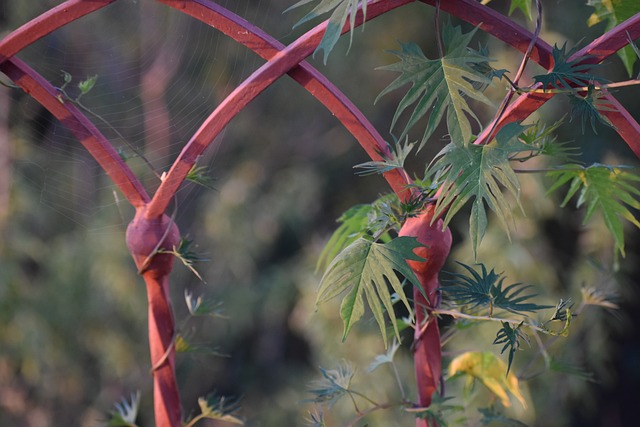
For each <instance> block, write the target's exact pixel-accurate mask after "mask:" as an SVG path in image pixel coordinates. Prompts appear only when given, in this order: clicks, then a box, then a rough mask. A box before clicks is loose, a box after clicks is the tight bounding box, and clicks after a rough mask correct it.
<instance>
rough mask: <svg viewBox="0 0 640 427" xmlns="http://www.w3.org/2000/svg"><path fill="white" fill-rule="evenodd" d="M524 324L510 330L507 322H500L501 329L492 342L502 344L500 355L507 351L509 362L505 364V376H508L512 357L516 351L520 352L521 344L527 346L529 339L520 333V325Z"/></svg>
mask: <svg viewBox="0 0 640 427" xmlns="http://www.w3.org/2000/svg"><path fill="white" fill-rule="evenodd" d="M523 324H524V320H523V321H522V322H520V324H518V325H517V326H516V327H515V328H512V327H511V325H510V324H509V323H507V322H502V328H501V329H500V330H499V331H498V334H497V335H496V338H495V339H494V340H493V343H494V344H504V345H503V346H502V350H500V354H502V353H504V352H505V350H507V349H508V350H509V361H508V363H507V375H509V371H510V370H511V364H512V363H513V356H514V355H515V353H516V351H518V350H520V347H521V345H522V342H523V341H524V342H526V343H527V344H529V338H528V337H527V335H526V334H525V333H524V332H523V331H522V325H523Z"/></svg>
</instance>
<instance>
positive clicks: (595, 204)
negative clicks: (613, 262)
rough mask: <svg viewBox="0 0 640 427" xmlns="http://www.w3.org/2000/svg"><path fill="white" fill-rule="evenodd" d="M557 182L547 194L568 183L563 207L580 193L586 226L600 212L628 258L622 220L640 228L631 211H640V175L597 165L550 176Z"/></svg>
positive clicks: (552, 173)
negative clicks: (584, 210) (584, 209)
mask: <svg viewBox="0 0 640 427" xmlns="http://www.w3.org/2000/svg"><path fill="white" fill-rule="evenodd" d="M547 175H548V176H549V177H551V178H552V179H553V180H554V183H553V185H551V187H550V188H549V190H548V191H547V193H552V192H554V191H555V190H557V189H558V188H560V187H562V186H563V185H565V184H567V183H568V184H569V190H568V191H567V194H566V196H565V198H564V200H563V201H562V205H561V206H563V207H564V206H566V205H567V203H568V202H569V201H570V200H571V199H572V198H573V197H574V196H575V195H576V194H578V200H577V202H576V205H577V207H581V206H584V207H585V208H586V213H585V216H584V221H583V222H584V223H585V224H586V223H587V222H588V221H589V220H590V219H591V217H592V216H593V214H594V213H595V212H596V211H599V212H600V213H601V214H602V217H603V219H604V222H605V225H606V226H607V229H608V230H609V232H610V233H611V235H612V236H613V239H614V242H615V245H616V249H617V250H619V251H620V253H622V255H623V256H624V255H625V252H624V232H623V223H622V220H623V219H626V220H627V221H629V222H630V223H632V224H633V225H635V226H636V227H638V228H640V221H638V219H637V218H636V216H635V215H634V214H633V212H631V210H630V209H629V208H632V209H634V210H636V211H637V210H640V189H639V188H638V183H639V182H640V175H637V174H634V173H632V172H631V171H630V168H625V167H613V166H605V165H600V164H594V165H591V166H589V167H583V166H578V165H568V166H565V167H564V168H562V169H559V170H556V171H552V172H549V173H548V174H547Z"/></svg>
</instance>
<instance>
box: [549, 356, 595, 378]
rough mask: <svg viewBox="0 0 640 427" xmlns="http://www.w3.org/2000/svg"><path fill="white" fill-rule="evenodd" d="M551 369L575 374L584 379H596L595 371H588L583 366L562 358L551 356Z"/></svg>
mask: <svg viewBox="0 0 640 427" xmlns="http://www.w3.org/2000/svg"><path fill="white" fill-rule="evenodd" d="M549 369H550V370H552V371H554V372H560V373H563V374H567V375H571V376H574V377H576V378H579V379H581V380H583V381H592V382H595V381H596V379H595V376H594V375H593V372H589V371H587V370H586V369H584V367H582V366H579V365H575V364H572V363H569V362H566V361H563V360H560V359H556V358H551V360H550V361H549Z"/></svg>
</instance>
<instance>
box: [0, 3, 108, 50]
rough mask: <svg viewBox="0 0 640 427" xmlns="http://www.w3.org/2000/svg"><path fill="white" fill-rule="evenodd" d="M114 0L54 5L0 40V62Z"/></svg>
mask: <svg viewBox="0 0 640 427" xmlns="http://www.w3.org/2000/svg"><path fill="white" fill-rule="evenodd" d="M114 1H115V0H92V1H87V0H68V1H66V2H64V3H61V4H59V5H58V6H55V7H53V8H51V9H49V10H47V11H46V12H44V13H43V14H41V15H39V16H37V17H35V18H33V19H32V20H31V21H29V22H27V23H26V24H24V25H22V26H21V27H19V28H17V29H16V30H14V31H12V32H11V33H10V34H8V35H7V36H6V37H4V38H3V39H2V40H1V41H0V62H3V61H5V60H7V59H9V58H11V57H13V56H14V55H16V54H17V53H18V52H20V51H21V50H22V49H24V48H25V47H27V46H29V45H30V44H32V43H33V42H35V41H36V40H39V39H41V38H42V37H44V36H46V35H48V34H50V33H52V32H53V31H55V30H57V29H58V28H60V27H62V26H64V25H66V24H68V23H70V22H73V21H75V20H77V19H79V18H82V17H83V16H86V15H88V14H90V13H92V12H95V11H96V10H98V9H101V8H103V7H105V6H107V5H108V4H110V3H113V2H114Z"/></svg>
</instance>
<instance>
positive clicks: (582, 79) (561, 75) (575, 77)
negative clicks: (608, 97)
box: [533, 42, 607, 89]
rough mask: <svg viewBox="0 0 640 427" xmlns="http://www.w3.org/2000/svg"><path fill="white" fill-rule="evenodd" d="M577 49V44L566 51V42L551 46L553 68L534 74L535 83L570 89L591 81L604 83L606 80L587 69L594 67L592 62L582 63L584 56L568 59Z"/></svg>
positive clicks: (586, 84)
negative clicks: (559, 45) (544, 72)
mask: <svg viewBox="0 0 640 427" xmlns="http://www.w3.org/2000/svg"><path fill="white" fill-rule="evenodd" d="M577 50H578V48H577V46H576V47H574V48H572V49H569V50H568V51H567V43H566V42H565V43H564V44H563V45H562V47H558V46H557V45H555V46H553V51H552V56H553V61H554V63H553V69H552V70H551V71H550V72H549V73H548V74H542V75H537V76H534V77H533V78H534V79H535V81H536V83H542V84H543V86H544V87H545V88H548V87H553V88H555V89H571V88H572V87H586V86H588V85H589V84H592V83H593V82H599V83H606V82H607V80H606V79H603V78H600V77H597V76H595V75H594V74H592V73H590V72H589V71H590V70H591V69H592V68H594V67H596V66H597V65H594V64H584V63H582V61H583V60H584V58H578V59H574V60H573V61H569V57H571V55H572V54H573V53H575V52H576V51H577Z"/></svg>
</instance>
